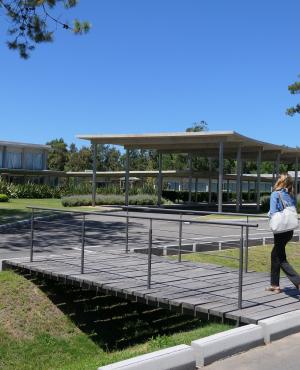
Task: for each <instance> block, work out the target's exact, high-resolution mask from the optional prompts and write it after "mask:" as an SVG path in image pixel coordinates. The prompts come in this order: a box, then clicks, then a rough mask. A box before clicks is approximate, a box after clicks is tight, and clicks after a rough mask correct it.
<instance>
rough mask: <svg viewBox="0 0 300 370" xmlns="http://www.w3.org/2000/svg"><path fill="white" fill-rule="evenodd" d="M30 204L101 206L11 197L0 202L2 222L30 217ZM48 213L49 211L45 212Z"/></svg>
mask: <svg viewBox="0 0 300 370" xmlns="http://www.w3.org/2000/svg"><path fill="white" fill-rule="evenodd" d="M28 206H37V207H45V208H60V209H64V210H67V211H68V210H69V211H71V210H77V211H78V210H82V211H95V210H96V211H99V207H97V208H92V207H68V208H67V209H66V208H65V207H63V205H62V204H61V200H60V199H10V201H9V202H5V203H0V224H4V223H9V222H14V221H18V220H24V219H26V218H29V217H30V215H31V210H30V209H28V208H26V207H28ZM43 213H44V214H47V212H43Z"/></svg>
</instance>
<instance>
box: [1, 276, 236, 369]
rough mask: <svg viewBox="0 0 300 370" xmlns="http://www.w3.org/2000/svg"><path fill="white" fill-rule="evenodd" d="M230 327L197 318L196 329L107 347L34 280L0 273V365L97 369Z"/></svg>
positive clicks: (11, 367)
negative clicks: (34, 282)
mask: <svg viewBox="0 0 300 370" xmlns="http://www.w3.org/2000/svg"><path fill="white" fill-rule="evenodd" d="M193 320H194V319H193ZM197 322H198V321H197ZM230 328H231V326H229V325H226V324H221V323H213V322H212V323H208V322H205V321H200V320H199V323H198V324H197V325H196V327H194V328H193V330H189V331H182V332H178V333H175V334H172V335H164V336H159V335H158V336H156V337H155V338H151V339H149V340H147V341H146V342H144V343H140V344H136V345H133V346H131V347H127V348H125V349H123V350H113V351H111V352H108V351H105V350H104V349H102V348H101V347H100V346H99V345H97V344H96V343H95V342H93V341H92V340H91V338H90V337H89V336H88V335H87V334H85V333H83V332H82V331H80V330H79V328H78V327H76V326H75V325H74V324H73V322H72V321H71V320H70V319H69V318H68V317H67V316H66V315H64V314H63V313H62V312H61V311H60V310H59V309H58V308H57V307H56V306H55V305H54V304H53V303H52V302H51V301H50V300H49V298H48V296H47V295H46V294H45V293H44V292H42V291H41V290H40V289H39V288H38V287H37V286H36V285H34V284H33V283H32V282H31V281H28V280H26V279H25V278H24V277H22V276H19V275H17V274H15V273H13V272H11V271H4V272H1V273H0V369H6V370H13V369H20V370H29V369H32V370H50V369H51V370H54V369H64V370H71V369H72V370H73V369H77V370H82V369H89V370H91V369H97V367H98V366H103V365H106V364H109V363H112V362H116V361H121V360H124V359H127V358H130V357H133V356H137V355H140V354H144V353H147V352H151V351H155V350H158V349H161V348H164V347H169V346H173V345H177V344H181V343H187V344H189V343H190V342H191V340H194V339H198V338H201V337H205V336H208V335H211V334H215V333H217V332H220V331H224V330H227V329H230Z"/></svg>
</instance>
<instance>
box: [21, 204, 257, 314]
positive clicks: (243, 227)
mask: <svg viewBox="0 0 300 370" xmlns="http://www.w3.org/2000/svg"><path fill="white" fill-rule="evenodd" d="M28 208H30V209H31V211H32V214H31V243H30V262H34V247H35V242H36V222H35V215H36V212H37V211H51V212H54V213H59V214H60V213H63V214H66V213H68V214H71V215H75V216H76V217H77V216H79V217H80V223H81V233H80V241H81V248H80V251H81V253H80V266H81V268H80V271H81V274H84V272H85V246H86V240H87V238H90V236H88V235H87V231H88V230H97V228H96V227H94V228H93V227H89V228H87V222H88V220H87V216H101V217H104V218H105V217H106V218H109V217H110V218H114V219H121V220H124V221H125V225H124V226H125V233H124V234H125V235H124V244H125V245H124V246H125V248H124V249H125V253H128V252H129V234H130V231H129V230H130V229H129V224H130V222H132V221H133V220H135V221H142V222H144V223H145V222H146V223H147V225H146V226H147V229H148V230H147V231H148V232H147V234H148V238H147V237H146V240H145V243H147V259H148V267H147V288H148V289H150V288H151V278H152V272H151V268H152V254H153V245H157V244H159V243H160V241H159V239H158V240H155V238H154V237H153V231H154V228H153V223H154V222H159V223H160V225H161V224H163V222H166V223H171V224H173V225H175V226H176V229H175V230H174V232H175V233H176V234H177V236H176V237H174V238H173V237H172V232H173V231H170V230H167V229H166V230H165V231H166V233H167V235H166V236H164V237H165V238H168V239H170V238H171V239H172V238H173V239H175V240H176V242H178V248H177V253H178V263H180V262H181V261H182V253H183V252H184V253H185V252H186V251H183V250H182V241H183V225H184V223H187V224H189V225H199V226H200V225H202V226H203V225H204V226H205V225H206V226H214V227H226V228H228V227H232V228H235V229H236V228H239V229H240V245H239V258H238V259H239V269H238V299H237V300H238V308H242V293H243V265H244V245H245V243H246V246H248V235H249V228H257V227H258V224H252V223H250V222H229V221H211V220H193V219H183V217H182V216H183V212H181V211H180V214H179V218H178V219H174V218H165V217H151V216H144V215H132V214H131V215H130V213H129V212H130V210H131V209H132V208H134V209H135V210H136V208H135V207H127V208H126V214H117V213H115V212H113V213H108V212H95V211H93V212H88V211H73V210H61V209H56V208H44V207H28ZM145 209H147V210H148V211H149V210H150V208H145ZM195 212H197V211H195ZM43 222H46V223H49V221H42V220H38V221H37V223H43ZM50 223H51V222H50ZM54 223H55V221H54ZM56 224H58V223H56ZM69 225H72V222H71V223H69ZM177 227H178V230H177ZM157 230H160V231H163V229H161V228H157ZM176 230H177V231H176ZM245 231H246V233H245ZM139 233H143V231H140V230H139ZM144 234H145V233H144ZM189 236H191V235H190V234H189ZM147 239H148V240H147Z"/></svg>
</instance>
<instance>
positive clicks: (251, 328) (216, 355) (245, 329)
mask: <svg viewBox="0 0 300 370" xmlns="http://www.w3.org/2000/svg"><path fill="white" fill-rule="evenodd" d="M263 344H264V338H263V331H262V328H261V327H260V326H257V325H254V324H250V325H246V326H241V327H239V328H235V329H231V330H227V331H224V332H222V333H218V334H214V335H211V336H209V337H206V338H203V339H198V340H194V341H193V342H192V344H191V345H192V349H193V350H194V353H195V356H196V363H197V366H205V365H208V364H210V363H212V362H214V361H216V360H220V359H223V358H225V357H228V356H231V355H234V354H237V353H240V352H243V351H247V350H249V349H251V348H254V347H257V346H260V345H263Z"/></svg>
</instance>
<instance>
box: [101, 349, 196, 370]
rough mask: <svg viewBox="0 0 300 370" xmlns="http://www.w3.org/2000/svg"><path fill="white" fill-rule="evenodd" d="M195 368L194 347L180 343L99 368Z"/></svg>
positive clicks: (113, 369) (148, 369) (152, 369)
mask: <svg viewBox="0 0 300 370" xmlns="http://www.w3.org/2000/svg"><path fill="white" fill-rule="evenodd" d="M195 368H196V360H195V355H194V352H193V350H192V348H191V347H190V346H187V345H185V344H180V345H178V346H175V347H169V348H166V349H163V350H160V351H155V352H151V353H147V354H145V355H141V356H137V357H133V358H131V359H129V360H125V361H120V362H116V363H114V364H111V365H107V366H103V367H99V368H98V370H121V369H122V370H123V369H124V370H142V369H143V370H195Z"/></svg>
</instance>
